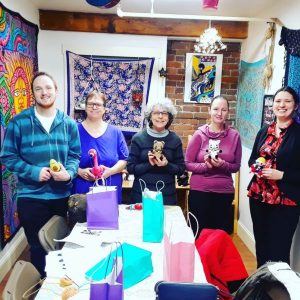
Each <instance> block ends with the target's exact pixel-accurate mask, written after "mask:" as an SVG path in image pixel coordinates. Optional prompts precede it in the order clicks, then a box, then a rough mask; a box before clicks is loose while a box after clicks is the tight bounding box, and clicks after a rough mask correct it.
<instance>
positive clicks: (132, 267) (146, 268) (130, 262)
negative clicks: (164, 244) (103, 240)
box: [85, 243, 153, 289]
mask: <svg viewBox="0 0 300 300" xmlns="http://www.w3.org/2000/svg"><path fill="white" fill-rule="evenodd" d="M120 250H121V251H120ZM121 255H123V286H124V289H127V288H130V287H131V286H133V285H135V284H136V283H138V282H140V281H142V280H143V279H145V278H147V277H148V276H150V274H151V273H152V272H153V265H152V253H151V252H150V251H148V250H145V249H142V248H139V247H136V246H133V245H131V244H127V243H124V244H121V245H120V246H119V247H118V248H117V249H115V250H114V251H112V252H111V253H110V254H109V256H108V257H106V258H104V259H102V260H101V261H100V262H99V263H97V264H96V265H95V266H93V267H92V268H91V269H89V270H88V271H87V272H86V273H85V276H86V277H87V278H88V279H89V280H92V281H100V280H103V279H104V277H105V274H106V273H108V274H109V273H111V272H112V269H113V262H114V260H112V259H109V257H115V256H121Z"/></svg>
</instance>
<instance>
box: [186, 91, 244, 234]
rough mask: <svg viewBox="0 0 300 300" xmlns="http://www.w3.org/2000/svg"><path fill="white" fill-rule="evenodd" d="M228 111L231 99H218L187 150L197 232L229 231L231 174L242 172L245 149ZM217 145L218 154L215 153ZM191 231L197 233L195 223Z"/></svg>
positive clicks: (191, 201) (191, 198) (191, 199)
mask: <svg viewBox="0 0 300 300" xmlns="http://www.w3.org/2000/svg"><path fill="white" fill-rule="evenodd" d="M228 112H229V103H228V100H227V99H226V98H225V97H223V96H217V97H215V98H214V99H213V100H212V102H211V105H210V109H209V114H210V124H206V125H203V126H201V127H199V128H198V130H197V131H196V132H195V133H194V135H193V137H192V139H191V141H190V142H189V144H188V147H187V150H186V158H185V164H186V168H187V170H188V171H190V172H192V176H191V179H190V193H189V199H188V201H189V211H190V212H191V213H193V214H194V215H195V216H196V218H197V220H198V223H199V232H198V233H200V231H201V230H202V229H203V228H210V229H223V230H225V231H227V232H228V231H229V228H228V227H229V226H228V223H229V222H228V221H229V219H230V210H231V205H232V201H233V199H234V187H233V180H232V173H235V172H237V171H238V170H239V169H240V165H241V156H242V146H241V140H240V135H239V133H238V132H237V130H235V129H233V128H231V127H228V126H227V125H226V124H225V121H226V118H227V116H228ZM216 144H218V146H219V151H215V150H217V149H218V147H217V146H215V145H216ZM209 145H210V147H209ZM209 148H210V150H209ZM216 154H217V155H216ZM192 228H193V231H194V233H196V225H195V223H194V222H192Z"/></svg>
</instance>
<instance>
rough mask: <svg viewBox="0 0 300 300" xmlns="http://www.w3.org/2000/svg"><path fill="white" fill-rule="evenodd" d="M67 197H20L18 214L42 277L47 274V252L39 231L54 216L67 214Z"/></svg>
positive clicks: (32, 259) (34, 262) (33, 259)
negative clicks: (50, 198) (39, 236)
mask: <svg viewBox="0 0 300 300" xmlns="http://www.w3.org/2000/svg"><path fill="white" fill-rule="evenodd" d="M67 199H68V198H63V199H55V200H45V199H34V198H23V197H19V198H18V202H17V207H18V215H19V219H20V223H21V226H23V228H24V231H25V235H26V238H27V241H28V244H29V246H30V256H31V263H32V264H33V265H34V266H35V267H36V269H37V270H38V271H39V272H40V274H41V276H42V277H45V276H46V273H45V266H46V259H45V256H46V254H47V253H46V252H45V250H44V249H43V247H42V245H41V243H40V241H39V238H38V232H39V230H40V229H41V228H42V227H43V225H44V224H46V223H47V222H48V221H49V220H50V219H51V217H52V216H54V215H59V216H63V217H65V216H66V214H67Z"/></svg>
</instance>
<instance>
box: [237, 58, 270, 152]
mask: <svg viewBox="0 0 300 300" xmlns="http://www.w3.org/2000/svg"><path fill="white" fill-rule="evenodd" d="M265 65H266V59H265V58H264V59H262V60H260V61H257V62H255V63H248V62H245V61H241V65H240V77H239V85H238V97H237V113H236V126H237V129H238V131H239V133H240V135H241V139H242V144H243V145H244V146H245V147H247V148H249V149H252V146H253V143H254V139H255V136H256V134H257V132H258V130H259V129H260V125H261V118H262V110H263V99H264V87H263V70H264V68H265Z"/></svg>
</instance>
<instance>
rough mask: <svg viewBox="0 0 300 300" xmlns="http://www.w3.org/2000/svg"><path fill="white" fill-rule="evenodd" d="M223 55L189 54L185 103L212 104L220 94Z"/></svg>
mask: <svg viewBox="0 0 300 300" xmlns="http://www.w3.org/2000/svg"><path fill="white" fill-rule="evenodd" d="M222 63H223V54H199V53H187V54H186V66H185V89H184V102H187V103H210V102H211V99H212V98H213V97H214V96H216V95H219V94H220V90H221V76H222Z"/></svg>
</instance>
